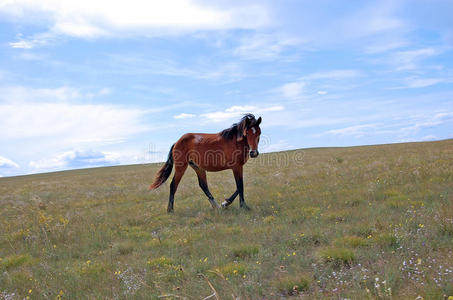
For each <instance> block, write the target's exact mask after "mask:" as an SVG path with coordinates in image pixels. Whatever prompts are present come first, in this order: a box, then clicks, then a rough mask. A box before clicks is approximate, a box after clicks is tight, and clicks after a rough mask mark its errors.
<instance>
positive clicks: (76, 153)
mask: <svg viewBox="0 0 453 300" xmlns="http://www.w3.org/2000/svg"><path fill="white" fill-rule="evenodd" d="M118 158H119V156H118V154H116V153H111V152H101V151H93V150H82V151H80V150H73V151H67V152H64V153H60V154H57V155H56V156H55V157H52V158H46V159H41V160H37V161H31V162H30V163H29V166H30V167H31V168H32V169H35V170H53V169H65V168H70V169H72V168H87V167H98V166H105V165H116V164H119V163H120V161H119V160H118Z"/></svg>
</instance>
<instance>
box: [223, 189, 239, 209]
mask: <svg viewBox="0 0 453 300" xmlns="http://www.w3.org/2000/svg"><path fill="white" fill-rule="evenodd" d="M238 195H239V191H238V190H236V191H235V192H234V193H233V195H231V196H230V198H227V199H225V201H223V202H222V207H223V208H227V207H228V205H230V204H231V203H233V201H234V199H236V197H237V196H238Z"/></svg>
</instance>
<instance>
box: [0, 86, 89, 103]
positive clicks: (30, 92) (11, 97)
mask: <svg viewBox="0 0 453 300" xmlns="http://www.w3.org/2000/svg"><path fill="white" fill-rule="evenodd" d="M82 96H83V95H82V94H81V92H80V90H79V89H76V88H73V87H68V86H62V87H58V88H31V87H25V86H8V87H0V103H1V102H2V101H3V102H14V103H17V102H24V101H33V102H39V101H46V100H49V99H50V100H52V101H68V100H73V99H77V98H81V97H82Z"/></svg>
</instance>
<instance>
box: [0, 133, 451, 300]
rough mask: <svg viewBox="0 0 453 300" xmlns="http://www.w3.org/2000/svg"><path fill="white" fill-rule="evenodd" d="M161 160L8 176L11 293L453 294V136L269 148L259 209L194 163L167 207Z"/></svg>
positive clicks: (3, 255)
mask: <svg viewBox="0 0 453 300" xmlns="http://www.w3.org/2000/svg"><path fill="white" fill-rule="evenodd" d="M159 166H160V164H149V165H133V166H119V167H108V168H96V169H85V170H75V171H67V172H58V173H49V174H39V175H30V176H22V177H12V178H0V228H1V231H0V299H142V298H146V299H184V298H185V299H203V298H205V299H208V298H207V297H209V296H211V297H210V298H209V299H232V298H233V299H237V298H239V299H263V298H264V299H281V298H292V297H293V298H303V299H326V298H333V299H344V298H348V299H415V298H417V297H418V296H420V297H423V298H424V299H447V298H448V299H451V298H449V296H453V184H452V183H453V140H446V141H440V142H427V143H408V144H392V145H379V146H364V147H350V148H317V149H301V150H296V151H288V152H280V153H270V154H264V155H260V156H259V157H258V158H257V159H255V160H250V161H249V162H248V163H247V165H246V168H245V174H244V179H245V199H246V201H247V203H248V205H249V206H250V207H251V208H252V210H251V211H243V210H241V209H240V208H239V201H238V199H236V201H235V202H234V203H233V204H232V205H231V206H230V208H228V209H227V210H220V211H217V210H213V209H212V208H211V206H210V205H209V202H208V200H207V198H206V197H205V195H204V194H203V192H202V191H201V189H200V188H199V187H198V183H197V179H196V176H195V173H194V172H193V171H192V170H190V168H189V169H188V170H187V172H186V175H185V176H184V178H183V180H182V182H181V184H180V187H179V189H178V192H177V193H176V199H175V212H174V213H173V214H167V213H166V207H167V201H168V193H169V183H168V182H167V183H165V185H164V186H162V187H161V188H159V189H158V190H156V191H153V192H150V191H148V186H149V184H150V183H151V182H152V179H153V177H154V175H155V173H156V171H157V169H158V168H159ZM208 180H209V187H210V190H211V192H212V194H213V195H214V197H216V199H217V201H218V202H220V201H222V200H223V199H224V198H226V197H228V196H230V195H231V194H232V192H233V191H234V189H235V188H234V179H233V176H232V174H231V172H230V171H224V172H220V173H209V174H208ZM418 299H421V298H418Z"/></svg>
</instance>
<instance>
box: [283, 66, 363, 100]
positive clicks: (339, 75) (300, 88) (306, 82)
mask: <svg viewBox="0 0 453 300" xmlns="http://www.w3.org/2000/svg"><path fill="white" fill-rule="evenodd" d="M361 75H362V72H360V71H359V70H351V69H340V70H331V71H324V72H315V73H312V74H308V75H305V76H302V77H300V78H299V79H297V80H296V81H293V82H288V83H285V84H284V85H282V86H281V87H280V88H278V89H277V90H276V92H277V93H278V94H281V95H283V96H284V97H286V98H288V99H292V100H298V99H301V98H302V97H303V92H304V91H306V92H309V91H311V87H314V88H315V91H316V90H317V89H325V88H334V86H337V84H336V81H341V80H350V79H353V78H356V77H358V76H361ZM329 82H335V85H334V86H328V85H326V83H329ZM342 88H345V86H344V85H343V86H342ZM274 92H275V90H274ZM316 93H317V94H319V95H325V94H327V91H324V90H318V91H317V92H316Z"/></svg>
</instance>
